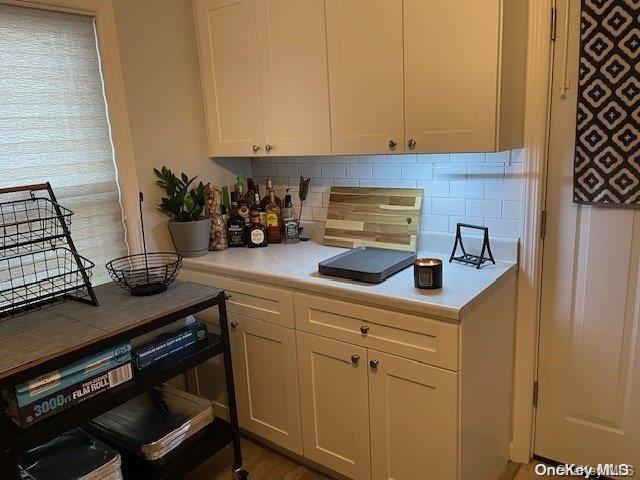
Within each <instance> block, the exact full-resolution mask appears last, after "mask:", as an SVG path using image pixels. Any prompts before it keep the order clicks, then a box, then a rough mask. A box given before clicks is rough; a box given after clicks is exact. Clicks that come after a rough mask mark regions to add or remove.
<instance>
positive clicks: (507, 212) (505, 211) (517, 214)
mask: <svg viewBox="0 0 640 480" xmlns="http://www.w3.org/2000/svg"><path fill="white" fill-rule="evenodd" d="M523 209H524V203H523V202H510V201H507V200H505V201H504V202H502V215H501V216H502V218H512V219H514V220H521V219H522V211H523Z"/></svg>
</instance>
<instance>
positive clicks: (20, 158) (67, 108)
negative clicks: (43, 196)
mask: <svg viewBox="0 0 640 480" xmlns="http://www.w3.org/2000/svg"><path fill="white" fill-rule="evenodd" d="M46 181H49V182H51V184H52V186H53V188H54V191H55V193H56V195H57V197H58V201H59V203H60V204H62V205H63V206H65V207H67V208H69V209H71V210H73V211H74V215H73V223H72V227H71V233H72V236H73V239H74V242H75V243H76V246H77V248H78V250H79V252H80V253H81V254H82V255H84V256H86V257H87V258H89V259H90V260H92V261H93V262H95V264H96V269H95V270H94V279H93V283H94V284H98V283H102V282H104V281H105V280H106V279H107V278H108V276H107V275H106V271H105V270H104V264H105V263H106V262H107V261H108V260H111V259H113V258H116V257H118V256H121V255H125V254H126V251H127V247H126V242H125V230H124V225H123V221H122V208H121V205H120V192H119V188H118V181H117V172H116V164H115V160H114V148H113V144H112V141H111V132H110V126H109V121H108V117H107V104H106V101H105V94H104V85H103V81H102V75H101V70H100V57H99V52H98V49H97V43H96V32H95V27H94V21H93V18H92V17H89V16H84V15H75V14H70V13H62V12H54V11H48V10H39V9H32V8H25V7H15V6H8V5H0V186H2V187H7V186H15V185H24V184H33V183H39V182H46Z"/></svg>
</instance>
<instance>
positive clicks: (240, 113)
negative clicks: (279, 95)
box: [194, 0, 264, 156]
mask: <svg viewBox="0 0 640 480" xmlns="http://www.w3.org/2000/svg"><path fill="white" fill-rule="evenodd" d="M194 8H195V12H196V33H197V38H198V53H199V57H200V76H201V80H202V90H203V94H204V101H205V102H204V103H205V116H206V120H207V122H206V123H207V140H208V150H209V155H210V156H251V155H255V154H256V153H257V154H261V153H263V152H264V145H263V140H264V132H263V125H262V107H261V105H260V79H259V70H258V42H257V34H256V14H255V8H254V0H195V3H194ZM254 146H255V147H256V148H259V150H255V149H254ZM254 150H255V151H254Z"/></svg>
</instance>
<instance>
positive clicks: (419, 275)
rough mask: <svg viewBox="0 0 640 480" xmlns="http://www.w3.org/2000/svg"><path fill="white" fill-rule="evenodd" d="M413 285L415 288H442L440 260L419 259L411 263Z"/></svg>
mask: <svg viewBox="0 0 640 480" xmlns="http://www.w3.org/2000/svg"><path fill="white" fill-rule="evenodd" d="M413 284H414V285H415V287H416V288H426V289H430V290H435V289H437V288H442V260H439V259H437V258H419V259H417V260H416V261H415V262H413Z"/></svg>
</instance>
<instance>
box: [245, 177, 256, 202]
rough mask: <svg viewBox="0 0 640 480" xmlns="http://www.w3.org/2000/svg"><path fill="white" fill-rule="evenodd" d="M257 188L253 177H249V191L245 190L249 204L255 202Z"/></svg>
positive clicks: (246, 200)
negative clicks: (254, 196)
mask: <svg viewBox="0 0 640 480" xmlns="http://www.w3.org/2000/svg"><path fill="white" fill-rule="evenodd" d="M255 188H256V187H255V184H254V183H253V178H247V191H246V192H244V202H245V203H246V204H247V205H251V203H253V192H254V190H255Z"/></svg>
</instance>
